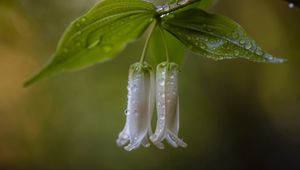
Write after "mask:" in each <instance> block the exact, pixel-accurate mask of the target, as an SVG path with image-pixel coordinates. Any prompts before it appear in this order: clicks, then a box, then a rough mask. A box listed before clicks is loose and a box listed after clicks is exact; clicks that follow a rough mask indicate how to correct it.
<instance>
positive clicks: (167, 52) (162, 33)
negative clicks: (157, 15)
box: [159, 27, 170, 62]
mask: <svg viewBox="0 0 300 170" xmlns="http://www.w3.org/2000/svg"><path fill="white" fill-rule="evenodd" d="M159 31H160V34H161V38H162V40H163V44H164V47H165V53H166V59H167V62H169V61H170V57H169V51H168V44H167V41H166V36H165V33H164V31H163V30H162V29H161V27H159Z"/></svg>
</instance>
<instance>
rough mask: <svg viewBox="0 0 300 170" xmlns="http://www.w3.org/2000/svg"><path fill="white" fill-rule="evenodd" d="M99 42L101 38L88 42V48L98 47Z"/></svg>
mask: <svg viewBox="0 0 300 170" xmlns="http://www.w3.org/2000/svg"><path fill="white" fill-rule="evenodd" d="M99 42H100V40H96V41H94V42H91V43H90V44H88V48H89V49H91V48H94V47H96V46H97V45H98V44H99Z"/></svg>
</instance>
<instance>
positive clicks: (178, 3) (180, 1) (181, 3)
mask: <svg viewBox="0 0 300 170" xmlns="http://www.w3.org/2000/svg"><path fill="white" fill-rule="evenodd" d="M187 2H188V0H178V1H177V5H183V4H185V3H187Z"/></svg>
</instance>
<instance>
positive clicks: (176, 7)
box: [158, 0, 201, 16]
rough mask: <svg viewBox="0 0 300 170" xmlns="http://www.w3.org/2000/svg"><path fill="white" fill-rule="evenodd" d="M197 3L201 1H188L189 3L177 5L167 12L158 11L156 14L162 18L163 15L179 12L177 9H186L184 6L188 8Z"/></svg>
mask: <svg viewBox="0 0 300 170" xmlns="http://www.w3.org/2000/svg"><path fill="white" fill-rule="evenodd" d="M199 1H201V0H190V1H188V2H186V3H184V4H182V5H177V6H175V7H173V8H170V9H169V10H165V11H160V12H158V14H159V15H160V16H162V15H164V14H168V13H171V12H174V11H176V10H179V9H181V8H184V7H186V6H189V5H191V4H194V3H196V2H199ZM176 3H177V2H176Z"/></svg>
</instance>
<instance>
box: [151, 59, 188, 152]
mask: <svg viewBox="0 0 300 170" xmlns="http://www.w3.org/2000/svg"><path fill="white" fill-rule="evenodd" d="M178 72H179V66H178V65H177V64H176V63H168V62H163V63H161V64H159V65H158V66H157V70H156V108H157V127H156V131H155V133H154V134H153V135H151V137H150V140H151V141H152V142H153V143H154V144H155V145H156V146H157V147H158V148H160V149H163V148H164V145H163V143H162V141H163V140H164V139H166V141H167V142H168V143H169V144H170V145H172V146H173V147H178V146H181V147H187V144H186V143H184V142H183V140H181V139H179V138H178V131H179V98H178V82H177V81H178Z"/></svg>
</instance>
